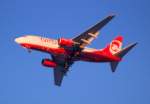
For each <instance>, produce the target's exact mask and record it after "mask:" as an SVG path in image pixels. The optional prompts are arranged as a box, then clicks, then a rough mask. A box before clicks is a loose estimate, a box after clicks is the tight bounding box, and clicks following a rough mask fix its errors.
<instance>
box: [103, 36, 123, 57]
mask: <svg viewBox="0 0 150 104" xmlns="http://www.w3.org/2000/svg"><path fill="white" fill-rule="evenodd" d="M122 41H123V37H122V36H117V37H116V38H115V39H113V40H112V42H111V43H110V44H108V45H107V47H106V48H104V49H103V52H105V53H107V54H111V55H114V54H115V53H117V52H119V51H120V50H121V48H122Z"/></svg>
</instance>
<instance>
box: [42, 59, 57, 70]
mask: <svg viewBox="0 0 150 104" xmlns="http://www.w3.org/2000/svg"><path fill="white" fill-rule="evenodd" d="M41 63H42V65H43V66H46V67H52V68H55V67H56V66H57V64H56V63H55V62H54V61H52V60H50V59H43V60H42V62H41Z"/></svg>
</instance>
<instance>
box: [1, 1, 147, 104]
mask: <svg viewBox="0 0 150 104" xmlns="http://www.w3.org/2000/svg"><path fill="white" fill-rule="evenodd" d="M149 3H150V2H149V0H134V1H133V0H132V1H131V0H74V1H73V0H0V47H1V51H0V55H1V58H0V83H1V84H0V103H1V104H20V103H21V104H34V103H36V104H60V103H61V104H83V103H84V104H91V103H93V104H94V103H96V104H149V103H150V99H149V98H150V89H149V88H150V67H149V64H150V61H149V58H150V54H149V53H150V49H149V46H148V45H149V41H150V36H149V35H150V29H149V27H150V21H149V18H150V12H149V9H150V8H149ZM109 14H116V17H115V18H114V19H113V20H112V21H111V22H110V23H109V24H108V25H107V26H106V27H104V28H103V29H102V31H101V34H100V36H99V37H98V38H97V39H96V40H95V41H94V42H93V43H92V44H91V45H90V46H91V47H93V48H103V47H105V46H106V44H107V43H109V42H110V41H111V40H112V39H113V38H114V37H115V36H117V35H123V36H124V44H125V45H127V44H129V43H131V42H138V43H139V44H138V46H137V47H136V48H135V49H133V50H132V51H131V52H130V53H129V54H128V55H127V56H125V57H124V59H123V61H122V62H121V63H120V64H119V66H118V68H117V71H116V73H111V71H110V66H109V64H108V63H105V64H104V63H87V62H78V63H75V64H74V65H73V66H72V68H71V70H70V72H69V73H68V76H67V77H65V78H64V80H63V84H62V86H61V87H56V86H54V85H53V72H52V69H48V68H45V67H43V66H42V65H41V60H42V59H43V58H48V57H50V55H49V54H45V53H41V52H35V51H33V52H32V53H30V54H29V53H28V52H27V51H26V50H24V49H22V48H21V47H20V46H19V45H17V44H16V43H15V42H14V39H15V38H16V37H19V36H23V35H25V34H37V35H39V36H45V37H51V38H56V39H57V38H59V37H65V38H72V37H74V36H76V35H78V34H79V33H81V32H83V31H84V30H86V29H87V28H88V27H89V26H91V25H93V24H95V23H96V22H98V21H100V20H101V19H103V18H104V17H106V16H107V15H109ZM125 45H124V46H125Z"/></svg>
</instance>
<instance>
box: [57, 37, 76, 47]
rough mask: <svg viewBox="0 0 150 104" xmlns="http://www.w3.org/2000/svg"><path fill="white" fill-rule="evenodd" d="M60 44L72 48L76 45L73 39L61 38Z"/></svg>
mask: <svg viewBox="0 0 150 104" xmlns="http://www.w3.org/2000/svg"><path fill="white" fill-rule="evenodd" d="M58 44H59V45H60V46H66V47H71V46H73V45H74V42H73V41H72V40H71V39H65V38H59V39H58Z"/></svg>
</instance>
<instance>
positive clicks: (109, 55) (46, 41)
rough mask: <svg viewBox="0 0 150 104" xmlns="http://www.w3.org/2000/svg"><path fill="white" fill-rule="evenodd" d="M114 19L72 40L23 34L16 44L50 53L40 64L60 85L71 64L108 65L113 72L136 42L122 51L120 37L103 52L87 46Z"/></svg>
mask: <svg viewBox="0 0 150 104" xmlns="http://www.w3.org/2000/svg"><path fill="white" fill-rule="evenodd" d="M114 17H115V15H109V16H107V17H106V18H104V19H103V20H102V21H100V22H98V23H97V24H95V25H94V26H92V27H90V28H89V29H87V30H86V31H85V32H83V33H81V34H79V35H78V36H77V37H74V38H72V39H67V38H59V39H50V38H45V37H40V36H35V35H25V36H22V37H18V38H16V39H15V42H16V43H18V44H20V45H21V46H22V47H24V48H26V49H28V50H29V52H31V50H37V51H41V52H46V53H48V54H50V55H51V59H50V58H45V59H43V60H42V61H41V64H42V65H43V66H45V67H48V68H53V72H54V84H55V85H56V86H61V83H62V80H63V77H64V76H65V75H66V74H67V72H68V71H69V68H70V66H72V65H73V63H74V62H76V61H87V62H96V63H99V62H107V63H110V66H111V71H112V72H115V71H116V68H117V65H118V63H119V62H120V61H121V59H122V58H123V56H124V55H125V54H127V53H128V52H129V51H130V50H131V49H132V48H133V47H134V46H136V44H137V42H135V43H132V44H129V45H128V46H126V47H125V48H122V41H123V37H122V36H120V35H119V36H117V37H116V38H114V39H113V40H112V42H111V43H110V44H108V45H107V46H106V47H105V48H103V49H94V48H88V47H87V45H89V44H90V43H91V42H92V41H93V40H94V39H95V38H96V37H97V36H98V35H99V31H100V30H101V29H102V28H103V27H104V26H105V25H106V24H107V23H108V22H109V21H111V20H112V19H113V18H114Z"/></svg>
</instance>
